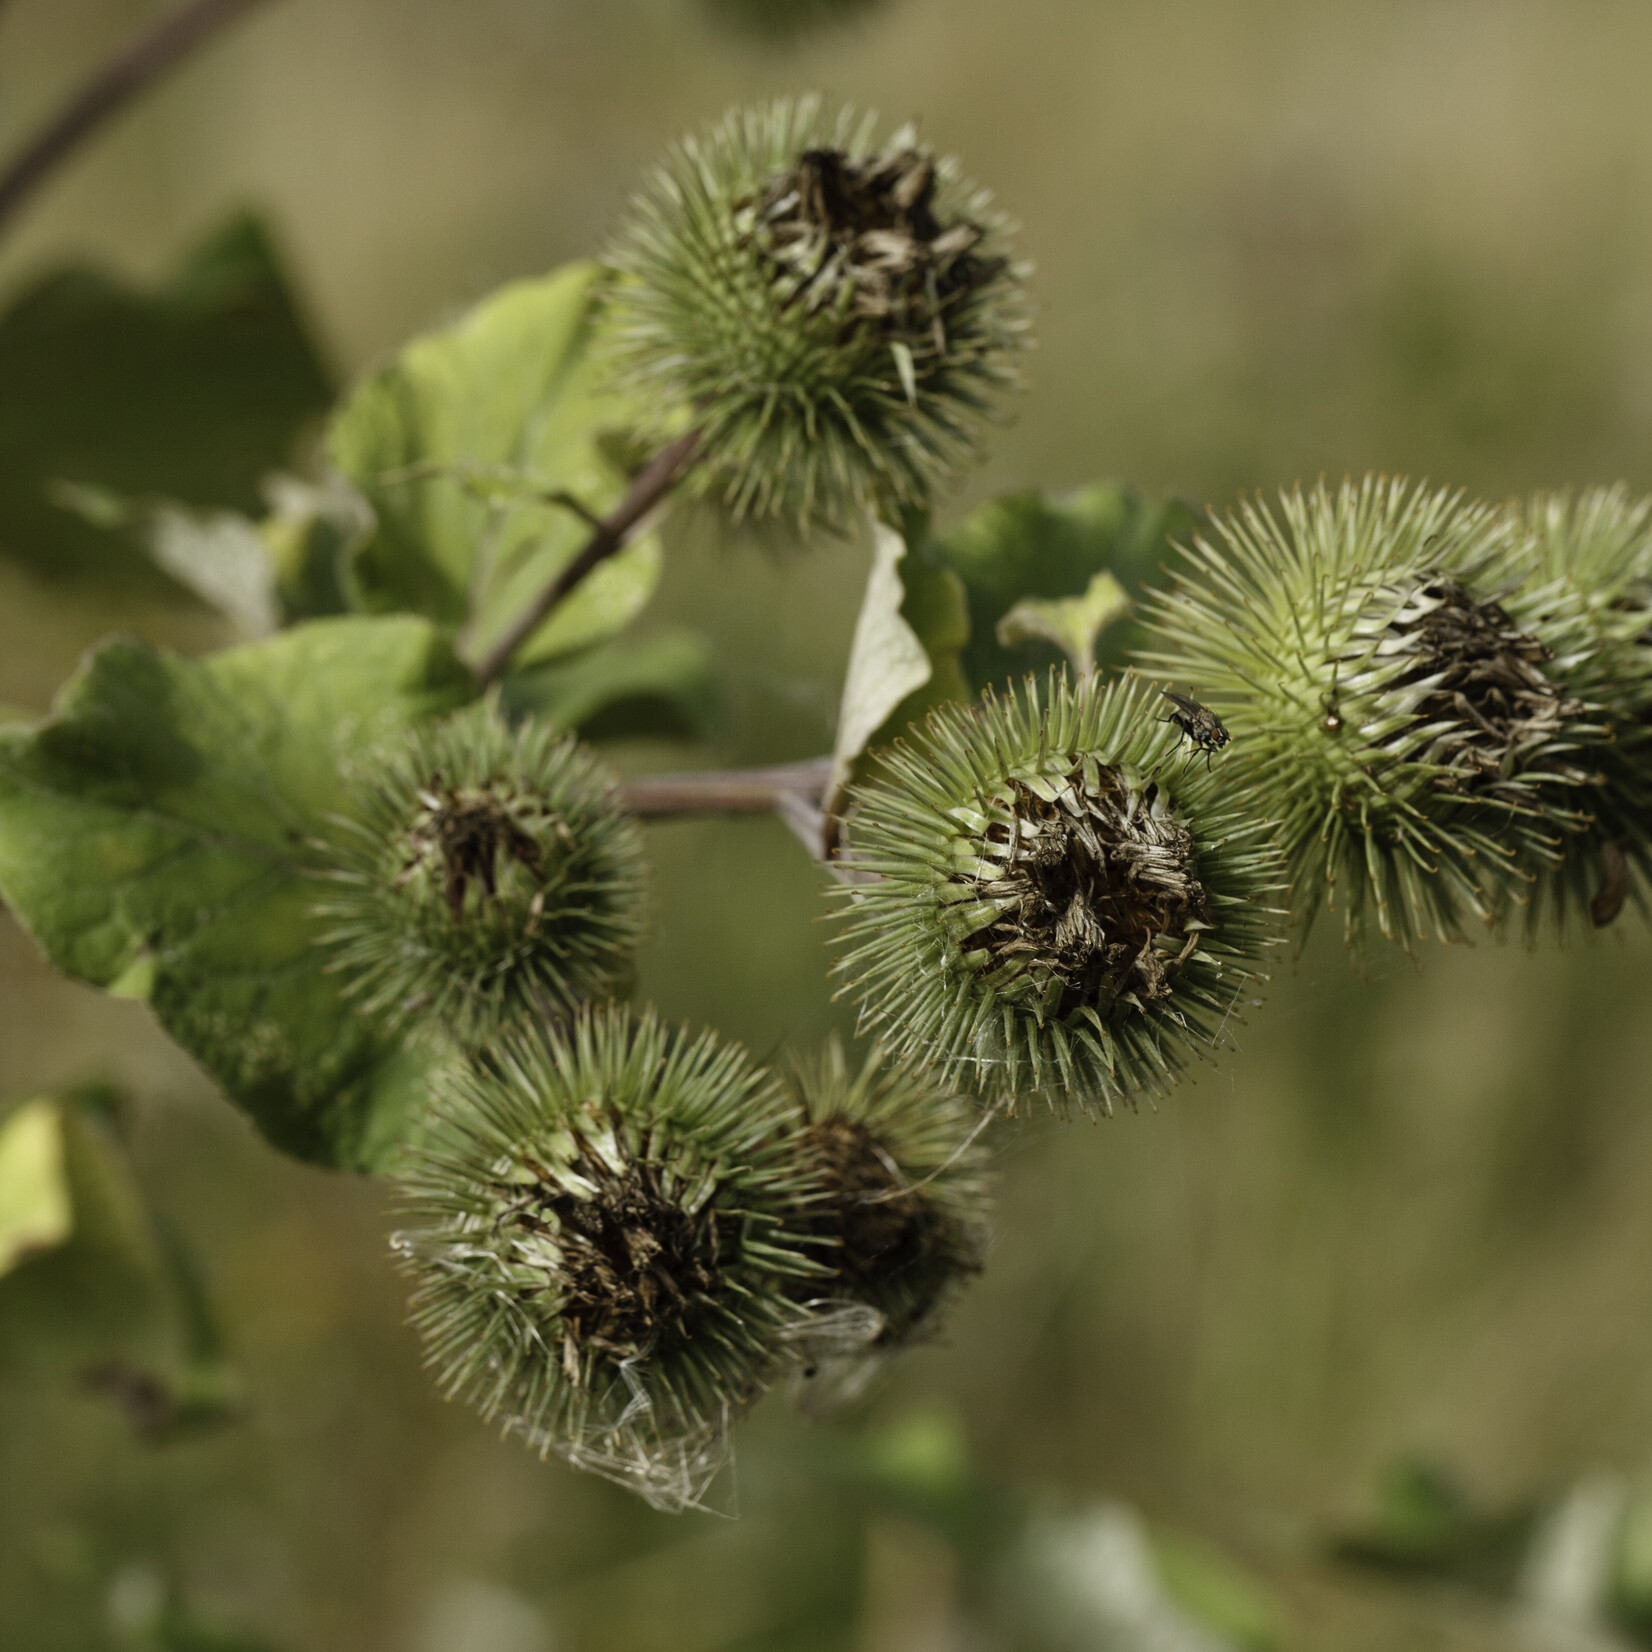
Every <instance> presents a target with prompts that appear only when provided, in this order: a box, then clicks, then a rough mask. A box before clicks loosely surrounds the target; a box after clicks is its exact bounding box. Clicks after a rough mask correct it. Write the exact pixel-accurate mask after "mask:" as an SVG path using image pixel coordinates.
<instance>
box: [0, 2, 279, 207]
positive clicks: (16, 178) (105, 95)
mask: <svg viewBox="0 0 1652 1652" xmlns="http://www.w3.org/2000/svg"><path fill="white" fill-rule="evenodd" d="M265 3H266V0H190V3H189V4H188V5H185V6H181V7H179V9H178V10H177V11H175V12H173V13H171V15H170V16H167V17H163V18H162V19H161V21H160V22H159V23H158V24H156V26H155V27H154V28H153V29H151V30H150V31H149V33H147V34H144V35H140V36H139V37H138V38H137V39H136V40H134V41H132V42H131V43H130V44H129V45H127V46H123V47H122V48H121V49H120V50H119V51H118V52H116V53H115V55H114V56H113V57H112V58H110V59H109V61H108V62H107V63H105V64H104V65H103V66H102V67H101V68H100V69H98V70H96V71H95V72H94V73H93V75H92V76H91V78H90V79H89V80H87V81H86V82H85V83H84V84H83V85H82V86H81V87H80V89H79V90H78V91H76V92H75V93H74V94H73V95H72V96H71V97H70V98H69V100H68V102H67V103H65V104H64V105H63V106H62V107H61V108H60V109H59V110H58V111H57V113H56V114H55V115H53V116H52V117H51V119H50V120H48V121H47V122H46V124H45V125H44V126H42V127H41V128H40V130H39V131H38V132H36V133H35V135H34V136H33V137H32V138H30V139H29V140H28V142H27V143H25V144H24V145H23V147H22V148H21V149H20V150H19V151H18V152H17V154H16V155H15V156H14V157H13V159H12V160H11V161H10V163H9V164H8V165H7V166H6V167H5V168H4V169H3V170H0V225H3V224H4V223H5V222H6V220H7V219H8V218H10V217H11V216H12V214H13V213H15V212H16V211H17V209H18V208H19V207H20V206H21V205H22V204H23V202H24V201H25V200H26V199H27V198H28V197H29V196H30V195H32V194H33V193H34V191H35V190H36V189H37V188H39V186H40V185H41V184H42V183H44V182H45V180H46V178H47V177H48V176H49V175H50V174H51V173H52V172H53V171H54V170H55V169H56V168H57V167H58V166H59V165H60V164H61V163H62V162H63V161H64V160H66V159H67V158H68V157H69V156H70V155H71V154H73V152H74V151H75V150H76V149H78V148H79V147H80V145H81V144H82V143H84V142H85V141H86V139H87V138H89V137H90V136H91V135H92V134H93V133H94V132H95V131H97V129H98V128H99V127H100V126H102V125H103V123H104V122H105V121H107V120H108V119H109V118H110V116H112V115H114V114H116V113H117V112H118V111H119V110H120V109H121V108H122V107H124V105H126V104H127V103H129V102H130V101H131V100H132V99H133V98H134V97H135V96H136V95H137V94H138V93H139V92H141V91H142V90H143V89H144V88H145V87H146V86H147V85H149V83H150V82H151V81H153V80H156V79H158V78H159V77H160V76H161V75H163V74H165V73H166V71H167V70H168V69H170V68H171V67H172V66H173V64H175V63H177V62H178V61H179V60H180V59H182V58H184V57H187V56H188V55H189V54H190V52H192V51H193V50H194V49H195V48H196V47H197V46H199V45H200V44H201V43H202V42H203V41H205V40H207V39H208V38H209V37H210V36H212V35H214V34H216V33H217V32H218V31H219V30H220V29H222V28H225V27H227V26H228V25H229V24H231V23H233V22H234V21H235V20H236V19H237V18H238V17H240V16H242V15H243V14H244V13H246V12H249V11H252V10H253V9H254V8H255V7H257V6H260V5H263V4H265Z"/></svg>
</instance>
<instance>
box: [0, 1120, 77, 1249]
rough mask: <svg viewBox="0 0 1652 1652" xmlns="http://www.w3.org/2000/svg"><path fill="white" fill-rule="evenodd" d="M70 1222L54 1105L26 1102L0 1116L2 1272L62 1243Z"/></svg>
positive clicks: (71, 1213) (0, 1238) (70, 1215)
mask: <svg viewBox="0 0 1652 1652" xmlns="http://www.w3.org/2000/svg"><path fill="white" fill-rule="evenodd" d="M73 1226H74V1213H73V1211H72V1210H71V1209H70V1206H69V1187H68V1183H67V1182H66V1180H65V1179H64V1173H63V1135H62V1130H61V1127H60V1124H59V1120H58V1112H57V1106H56V1104H55V1103H54V1102H50V1101H30V1102H25V1103H24V1105H23V1106H21V1107H19V1108H18V1109H17V1110H16V1111H15V1112H14V1113H12V1114H11V1116H10V1117H9V1118H7V1119H5V1120H4V1121H3V1122H0V1274H4V1273H9V1272H10V1271H11V1269H13V1268H15V1267H16V1266H17V1264H18V1263H19V1262H21V1261H23V1260H24V1259H25V1258H27V1257H30V1256H35V1255H38V1254H39V1252H41V1251H45V1250H52V1249H53V1248H55V1247H56V1246H58V1245H61V1244H62V1243H63V1241H64V1240H65V1239H67V1238H68V1237H69V1233H70V1230H71V1229H72V1227H73Z"/></svg>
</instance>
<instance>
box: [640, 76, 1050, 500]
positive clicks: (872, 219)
mask: <svg viewBox="0 0 1652 1652" xmlns="http://www.w3.org/2000/svg"><path fill="white" fill-rule="evenodd" d="M872 133H873V123H872V121H871V119H870V118H865V117H861V116H858V115H856V114H854V113H853V112H852V111H849V110H845V111H843V112H841V113H840V114H838V115H837V116H836V117H835V118H833V119H830V120H828V119H826V118H825V117H824V116H823V115H822V112H821V106H820V102H819V100H818V99H816V98H812V97H810V98H803V99H800V100H797V101H781V102H777V103H774V104H771V105H769V106H767V107H765V108H761V109H751V110H742V111H736V112H734V113H731V114H729V115H728V116H726V117H725V118H724V119H723V121H722V122H721V123H720V124H718V125H717V126H715V127H713V128H712V129H711V130H710V131H709V132H707V133H705V134H704V135H703V136H700V137H694V138H688V139H685V140H684V141H683V143H682V144H681V145H679V146H678V147H677V148H676V149H675V150H674V151H673V152H672V154H671V155H670V157H669V158H668V160H667V162H666V164H665V165H664V167H663V168H661V170H660V171H659V172H658V173H657V174H656V175H655V177H654V179H653V181H652V183H651V184H650V185H649V187H648V188H647V189H646V190H645V191H644V193H643V194H642V195H641V196H640V197H639V199H638V200H637V202H636V204H635V206H634V208H633V211H632V214H631V219H630V222H629V223H628V225H627V226H626V228H625V230H624V231H623V233H622V234H621V236H620V238H619V240H618V242H617V244H616V246H615V247H614V249H613V252H612V255H611V260H610V261H611V263H612V264H613V265H614V266H615V268H616V269H617V270H618V271H619V272H620V275H621V280H620V281H619V282H618V284H617V287H616V291H615V296H614V309H613V318H612V319H613V338H614V341H615V348H616V351H617V360H618V363H619V366H620V371H621V375H622V377H623V379H624V380H625V381H626V382H627V383H628V384H629V386H630V387H631V389H632V390H633V391H634V392H636V399H637V402H638V404H639V405H640V406H642V407H643V408H646V409H652V410H655V411H654V413H653V417H654V418H655V419H656V423H657V428H656V429H654V430H653V431H652V432H651V433H650V434H652V435H653V437H654V438H655V439H656V440H661V441H663V440H665V439H667V438H668V437H669V436H671V435H673V434H675V433H676V432H677V431H678V430H679V429H681V428H682V424H683V422H684V421H686V422H687V423H689V424H691V425H693V426H694V427H695V428H697V429H699V430H700V432H701V433H702V437H703V454H704V458H703V462H702V464H701V467H700V469H699V471H698V472H697V476H698V482H699V485H700V486H701V487H704V488H716V489H717V490H719V491H720V492H721V494H722V497H723V498H724V500H725V502H726V503H727V505H728V506H729V508H730V509H731V510H732V512H733V513H734V515H735V516H736V517H743V516H747V515H754V516H767V515H780V516H785V517H788V518H790V519H792V520H793V521H796V522H799V523H803V524H807V523H808V522H810V521H821V522H824V523H826V524H827V525H829V526H834V527H842V526H844V525H845V524H846V523H847V522H849V521H850V520H851V519H852V518H853V516H854V515H855V513H856V512H857V511H858V510H859V508H860V507H862V506H865V505H876V506H881V507H882V508H884V509H885V510H890V509H893V508H897V507H904V506H919V505H922V504H924V503H925V502H926V501H927V500H928V498H929V497H930V494H931V492H932V490H933V488H934V487H935V485H936V484H937V482H939V481H940V480H942V479H943V478H944V477H945V476H947V475H948V473H950V472H951V471H953V470H954V469H955V468H956V467H957V466H958V465H959V463H960V462H962V461H963V460H964V459H966V458H967V457H968V456H969V455H970V454H971V453H972V452H973V451H974V448H975V445H976V440H977V429H978V425H979V421H980V418H981V416H982V415H983V414H984V413H985V412H986V411H987V410H988V408H989V405H990V402H991V399H992V395H993V393H994V392H996V391H997V390H999V389H1001V388H1003V387H1006V386H1009V385H1012V384H1014V383H1015V382H1016V374H1015V372H1014V367H1013V356H1014V352H1015V351H1016V350H1017V349H1019V348H1020V347H1021V346H1022V344H1023V343H1024V341H1025V335H1026V329H1027V317H1026V305H1025V300H1024V297H1023V279H1024V271H1023V270H1022V269H1021V267H1020V266H1019V265H1017V264H1016V263H1015V262H1014V261H1013V259H1012V257H1011V255H1010V252H1009V248H1008V241H1007V226H1006V225H1005V222H1004V220H1003V219H1002V218H1001V217H1000V216H999V215H998V214H997V213H996V212H995V211H994V210H993V209H992V206H991V201H990V197H989V196H987V195H986V194H985V193H984V192H982V191H981V190H978V189H976V188H975V187H974V186H973V185H971V184H969V183H967V182H965V181H964V180H963V179H962V178H961V177H960V176H959V175H958V172H957V169H956V167H955V165H954V164H953V162H951V161H950V160H945V159H937V158H936V157H935V156H934V155H933V154H931V153H930V151H929V150H927V149H925V148H923V147H922V146H921V145H920V144H919V143H918V141H917V139H916V137H915V135H914V133H913V132H912V130H911V129H910V128H902V129H901V130H900V131H898V132H896V133H895V134H893V135H892V136H891V137H890V138H889V139H888V141H887V142H886V143H885V144H884V145H883V146H882V147H881V148H879V147H874V144H873V137H872Z"/></svg>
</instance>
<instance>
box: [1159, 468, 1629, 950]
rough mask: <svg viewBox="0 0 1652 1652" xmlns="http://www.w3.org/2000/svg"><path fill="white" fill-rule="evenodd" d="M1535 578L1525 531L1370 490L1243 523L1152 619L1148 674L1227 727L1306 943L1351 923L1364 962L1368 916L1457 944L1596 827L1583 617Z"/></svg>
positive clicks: (1318, 498) (1259, 508)
mask: <svg viewBox="0 0 1652 1652" xmlns="http://www.w3.org/2000/svg"><path fill="white" fill-rule="evenodd" d="M1521 574H1522V568H1521V559H1520V535H1519V533H1518V531H1517V529H1516V526H1515V523H1514V521H1513V520H1512V518H1511V517H1510V515H1509V513H1508V512H1506V511H1500V510H1495V509H1493V508H1491V507H1489V506H1485V505H1478V504H1472V503H1468V502H1465V501H1464V500H1463V499H1462V497H1461V496H1460V495H1457V494H1453V493H1450V492H1446V491H1439V492H1436V491H1433V490H1430V489H1427V488H1425V487H1422V486H1416V487H1413V486H1411V485H1409V484H1407V483H1405V482H1403V481H1393V480H1389V479H1386V478H1378V477H1367V478H1366V479H1365V480H1364V481H1363V482H1361V483H1359V484H1357V485H1356V484H1354V483H1352V482H1344V483H1343V484H1342V486H1341V487H1340V488H1338V489H1337V491H1336V492H1335V493H1331V492H1329V491H1328V490H1327V489H1326V488H1325V487H1324V486H1323V484H1322V485H1320V486H1318V487H1316V488H1314V489H1313V490H1312V491H1311V492H1308V493H1303V492H1301V491H1300V490H1298V491H1295V492H1291V493H1286V494H1284V495H1282V496H1281V498H1280V501H1279V505H1278V508H1277V509H1276V510H1275V509H1270V508H1269V507H1268V506H1267V505H1265V504H1263V503H1261V502H1253V503H1248V504H1246V505H1244V506H1242V507H1241V508H1240V509H1239V510H1238V511H1237V512H1235V513H1233V514H1232V515H1230V516H1228V517H1227V518H1225V519H1223V520H1220V521H1218V523H1217V525H1216V533H1215V536H1214V537H1213V538H1203V537H1201V538H1198V539H1196V540H1195V541H1194V544H1193V546H1192V548H1191V549H1190V550H1188V551H1187V552H1186V560H1185V561H1184V563H1183V566H1182V568H1181V569H1180V571H1179V572H1178V573H1177V576H1176V578H1175V582H1174V584H1173V586H1172V588H1171V589H1170V590H1169V591H1168V592H1167V593H1165V594H1163V595H1161V596H1159V597H1158V598H1156V599H1154V600H1153V602H1152V603H1151V604H1150V609H1149V620H1150V626H1151V629H1152V630H1153V632H1154V633H1155V638H1154V646H1153V648H1152V649H1151V650H1150V651H1148V652H1146V653H1145V654H1144V655H1143V656H1142V657H1143V658H1144V659H1145V660H1146V661H1147V662H1149V663H1150V664H1152V665H1153V666H1154V667H1156V668H1157V669H1159V670H1163V671H1165V672H1167V673H1171V674H1173V675H1174V676H1176V677H1177V678H1179V679H1183V680H1186V681H1189V682H1193V683H1196V684H1198V685H1199V692H1200V693H1201V694H1202V695H1203V696H1204V697H1205V698H1207V699H1208V700H1209V701H1210V704H1211V705H1212V707H1213V708H1214V709H1215V710H1216V712H1217V713H1218V715H1220V716H1221V717H1222V719H1223V720H1224V722H1225V723H1226V725H1227V727H1228V729H1229V731H1230V732H1231V734H1232V737H1233V752H1234V764H1235V770H1236V773H1235V776H1234V778H1235V779H1236V780H1239V781H1242V782H1243V783H1244V784H1246V785H1248V786H1249V787H1250V788H1251V789H1252V795H1253V797H1254V805H1253V806H1254V807H1256V808H1257V809H1259V810H1261V811H1264V812H1265V813H1267V814H1268V815H1270V816H1271V817H1273V818H1274V819H1275V820H1277V821H1278V822H1279V831H1280V837H1281V842H1282V845H1283V847H1284V849H1285V852H1286V855H1287V857H1288V859H1289V862H1290V867H1291V874H1292V880H1293V904H1294V907H1295V911H1296V913H1297V915H1298V917H1299V918H1300V919H1301V920H1302V921H1303V924H1304V927H1306V925H1307V924H1308V923H1309V922H1310V921H1311V920H1312V918H1313V917H1314V915H1315V913H1316V912H1317V911H1318V910H1319V908H1320V907H1321V906H1322V905H1326V906H1330V905H1337V904H1340V906H1341V908H1342V913H1343V924H1344V931H1345V935H1346V937H1347V939H1348V941H1349V942H1350V944H1354V943H1356V942H1358V941H1359V940H1360V939H1361V938H1362V936H1363V935H1364V926H1365V920H1366V918H1367V916H1368V915H1371V916H1374V918H1375V921H1376V925H1377V928H1378V929H1379V930H1380V931H1381V932H1382V934H1383V935H1384V936H1387V937H1389V938H1390V939H1394V940H1398V941H1399V942H1400V943H1401V944H1402V945H1405V946H1407V947H1409V946H1410V945H1411V943H1412V940H1413V938H1414V936H1415V935H1416V934H1417V933H1419V932H1422V931H1424V930H1427V929H1430V928H1432V929H1433V931H1434V932H1435V933H1436V934H1437V935H1438V936H1439V937H1440V938H1441V939H1442V940H1449V939H1454V938H1457V937H1458V936H1459V935H1460V934H1461V933H1462V920H1463V917H1464V915H1465V914H1468V913H1472V914H1473V915H1474V916H1476V917H1479V918H1481V919H1488V918H1490V917H1492V916H1493V915H1494V913H1495V911H1496V908H1497V905H1498V902H1499V900H1500V899H1504V898H1508V897H1509V896H1510V895H1511V894H1512V896H1513V898H1517V899H1523V898H1525V894H1526V892H1527V890H1528V889H1529V887H1530V884H1531V880H1532V879H1533V878H1534V877H1535V876H1536V874H1537V870H1538V869H1540V868H1544V867H1548V866H1552V865H1553V864H1554V863H1555V862H1556V861H1557V860H1558V859H1559V856H1560V850H1561V842H1562V839H1563V837H1564V834H1565V833H1566V832H1567V831H1575V830H1579V829H1581V828H1582V827H1583V826H1584V825H1585V824H1586V815H1585V813H1584V800H1583V796H1582V792H1581V788H1582V787H1583V786H1584V785H1585V784H1586V783H1587V781H1588V778H1589V772H1590V766H1591V765H1592V763H1593V758H1594V752H1593V750H1592V749H1590V748H1594V747H1597V746H1598V745H1599V744H1600V742H1601V741H1602V740H1603V739H1604V738H1605V737H1606V731H1605V730H1604V729H1603V728H1602V727H1601V725H1600V724H1599V722H1598V720H1596V719H1594V718H1593V717H1592V715H1591V713H1590V710H1589V708H1588V707H1587V706H1586V705H1585V703H1584V702H1583V701H1582V700H1581V699H1580V698H1579V697H1578V696H1577V695H1576V694H1575V693H1574V692H1573V690H1572V688H1571V687H1570V686H1569V675H1570V673H1571V672H1572V670H1573V668H1574V666H1575V664H1576V661H1577V659H1578V657H1579V655H1580V653H1586V652H1587V650H1588V640H1587V635H1586V629H1585V627H1584V624H1583V618H1584V616H1583V612H1582V608H1581V605H1580V604H1579V603H1577V602H1576V601H1574V600H1570V599H1566V600H1561V597H1560V596H1556V597H1555V599H1554V600H1552V601H1551V600H1549V598H1548V597H1542V598H1541V599H1540V600H1539V599H1538V597H1537V595H1536V593H1534V591H1533V589H1532V588H1530V587H1529V586H1527V585H1526V584H1525V583H1524V582H1523V581H1522V578H1521ZM1551 594H1552V593H1551Z"/></svg>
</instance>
